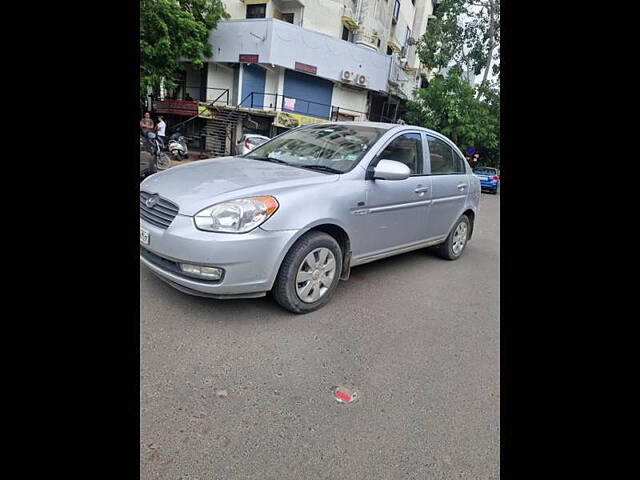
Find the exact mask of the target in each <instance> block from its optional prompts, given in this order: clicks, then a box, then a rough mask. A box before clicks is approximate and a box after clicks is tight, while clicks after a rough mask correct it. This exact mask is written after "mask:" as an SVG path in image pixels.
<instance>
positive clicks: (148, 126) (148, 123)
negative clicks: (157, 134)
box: [140, 112, 155, 137]
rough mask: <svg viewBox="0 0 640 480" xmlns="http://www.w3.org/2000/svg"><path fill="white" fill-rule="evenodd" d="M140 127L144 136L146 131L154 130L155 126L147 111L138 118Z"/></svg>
mask: <svg viewBox="0 0 640 480" xmlns="http://www.w3.org/2000/svg"><path fill="white" fill-rule="evenodd" d="M140 129H141V130H142V134H143V135H144V136H145V137H146V136H147V134H148V133H153V132H154V131H155V126H154V124H153V120H151V114H150V113H149V112H145V114H144V117H143V118H142V120H140Z"/></svg>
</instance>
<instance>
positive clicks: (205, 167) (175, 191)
mask: <svg viewBox="0 0 640 480" xmlns="http://www.w3.org/2000/svg"><path fill="white" fill-rule="evenodd" d="M337 179H338V175H327V174H325V173H320V172H314V171H312V170H305V169H302V168H296V167H290V166H287V165H281V164H277V163H271V162H266V161H259V160H248V159H245V158H242V157H221V158H214V159H210V160H198V161H196V162H193V163H187V164H184V165H180V166H177V167H172V168H170V169H168V170H165V171H163V172H159V173H156V174H154V175H152V176H150V177H148V178H147V179H146V180H145V181H144V182H142V184H141V185H140V190H143V191H145V192H149V193H158V194H159V195H161V196H162V197H164V198H166V199H168V200H171V201H172V202H174V203H176V204H177V205H178V206H179V207H180V211H179V214H180V215H189V216H193V215H195V214H196V213H198V212H199V211H200V210H202V209H203V208H207V207H209V206H211V205H213V204H215V203H219V202H223V201H226V200H232V199H235V198H243V197H248V196H254V195H276V194H277V193H279V192H281V191H282V190H283V189H287V188H291V187H298V186H303V185H311V184H317V183H325V182H332V181H336V180H337Z"/></svg>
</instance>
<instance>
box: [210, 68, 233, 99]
mask: <svg viewBox="0 0 640 480" xmlns="http://www.w3.org/2000/svg"><path fill="white" fill-rule="evenodd" d="M208 65H209V71H208V75H207V87H209V88H207V100H214V99H215V98H216V97H217V96H218V95H220V94H221V93H222V91H220V90H211V88H228V89H229V103H231V100H232V99H233V94H234V92H235V85H234V84H233V70H232V69H230V68H227V67H224V66H222V65H217V64H215V63H209V64H208ZM223 101H226V97H223V98H221V99H220V102H223Z"/></svg>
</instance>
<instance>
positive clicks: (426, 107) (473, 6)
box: [407, 0, 500, 166]
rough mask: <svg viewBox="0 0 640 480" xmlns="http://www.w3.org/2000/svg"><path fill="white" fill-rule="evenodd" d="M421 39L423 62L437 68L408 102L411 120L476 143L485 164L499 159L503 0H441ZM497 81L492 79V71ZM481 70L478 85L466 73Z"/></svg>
mask: <svg viewBox="0 0 640 480" xmlns="http://www.w3.org/2000/svg"><path fill="white" fill-rule="evenodd" d="M435 15H436V18H434V19H431V20H429V22H428V23H427V31H426V33H425V34H424V35H423V37H422V38H421V39H420V41H419V43H418V54H419V56H420V60H421V62H422V64H423V65H425V66H426V67H428V68H430V69H431V70H432V71H435V72H438V73H436V75H435V77H434V78H433V79H432V80H431V81H430V82H429V85H428V87H427V88H421V89H418V90H417V91H416V99H415V101H412V102H408V103H407V120H409V121H410V122H411V123H414V124H418V125H423V126H426V127H428V128H432V129H434V130H437V131H439V132H442V133H443V134H444V135H447V136H449V137H450V138H451V139H452V140H453V141H454V142H455V143H456V144H457V145H458V146H460V148H461V149H463V150H464V149H465V148H466V147H469V146H473V147H474V148H475V149H476V151H477V152H478V153H479V155H480V162H481V163H482V164H484V165H491V166H499V164H500V90H499V65H498V64H494V63H493V62H494V61H496V60H497V59H498V58H499V54H500V43H499V38H500V0H442V1H441V2H440V3H438V4H437V10H436V11H435ZM490 69H491V71H492V72H493V74H494V75H498V81H497V82H495V81H492V80H491V79H490V78H489V71H490ZM469 74H473V75H476V76H477V75H480V74H483V78H482V81H481V82H480V85H479V86H477V87H474V86H473V85H472V84H471V83H470V82H469V79H468V75H469Z"/></svg>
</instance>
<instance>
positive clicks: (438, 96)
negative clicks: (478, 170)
mask: <svg viewBox="0 0 640 480" xmlns="http://www.w3.org/2000/svg"><path fill="white" fill-rule="evenodd" d="M481 88H482V92H481V98H480V99H478V98H476V93H477V92H476V90H477V89H476V88H474V87H473V86H471V85H470V84H469V83H468V82H466V81H465V80H464V78H463V72H462V70H461V69H460V68H459V67H453V68H452V69H450V70H449V71H448V73H447V75H446V76H444V75H441V74H439V75H436V76H435V77H434V78H433V79H432V80H431V82H430V83H429V86H428V87H427V88H421V89H419V90H417V92H416V100H415V101H409V102H407V114H406V117H407V121H408V122H409V123H411V124H414V125H422V126H425V127H427V128H430V129H432V130H436V131H438V132H441V133H442V134H443V135H446V136H447V137H450V138H451V139H452V140H453V142H454V143H455V144H456V145H458V146H459V147H460V149H461V150H463V151H464V150H465V149H466V148H467V147H470V146H472V147H474V148H476V150H477V152H478V153H479V154H480V160H481V162H482V163H483V164H485V165H492V166H499V164H500V115H499V113H500V95H499V93H498V91H497V90H496V89H495V88H494V87H493V86H491V85H490V84H488V83H487V84H485V85H483V86H482V87H481Z"/></svg>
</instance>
